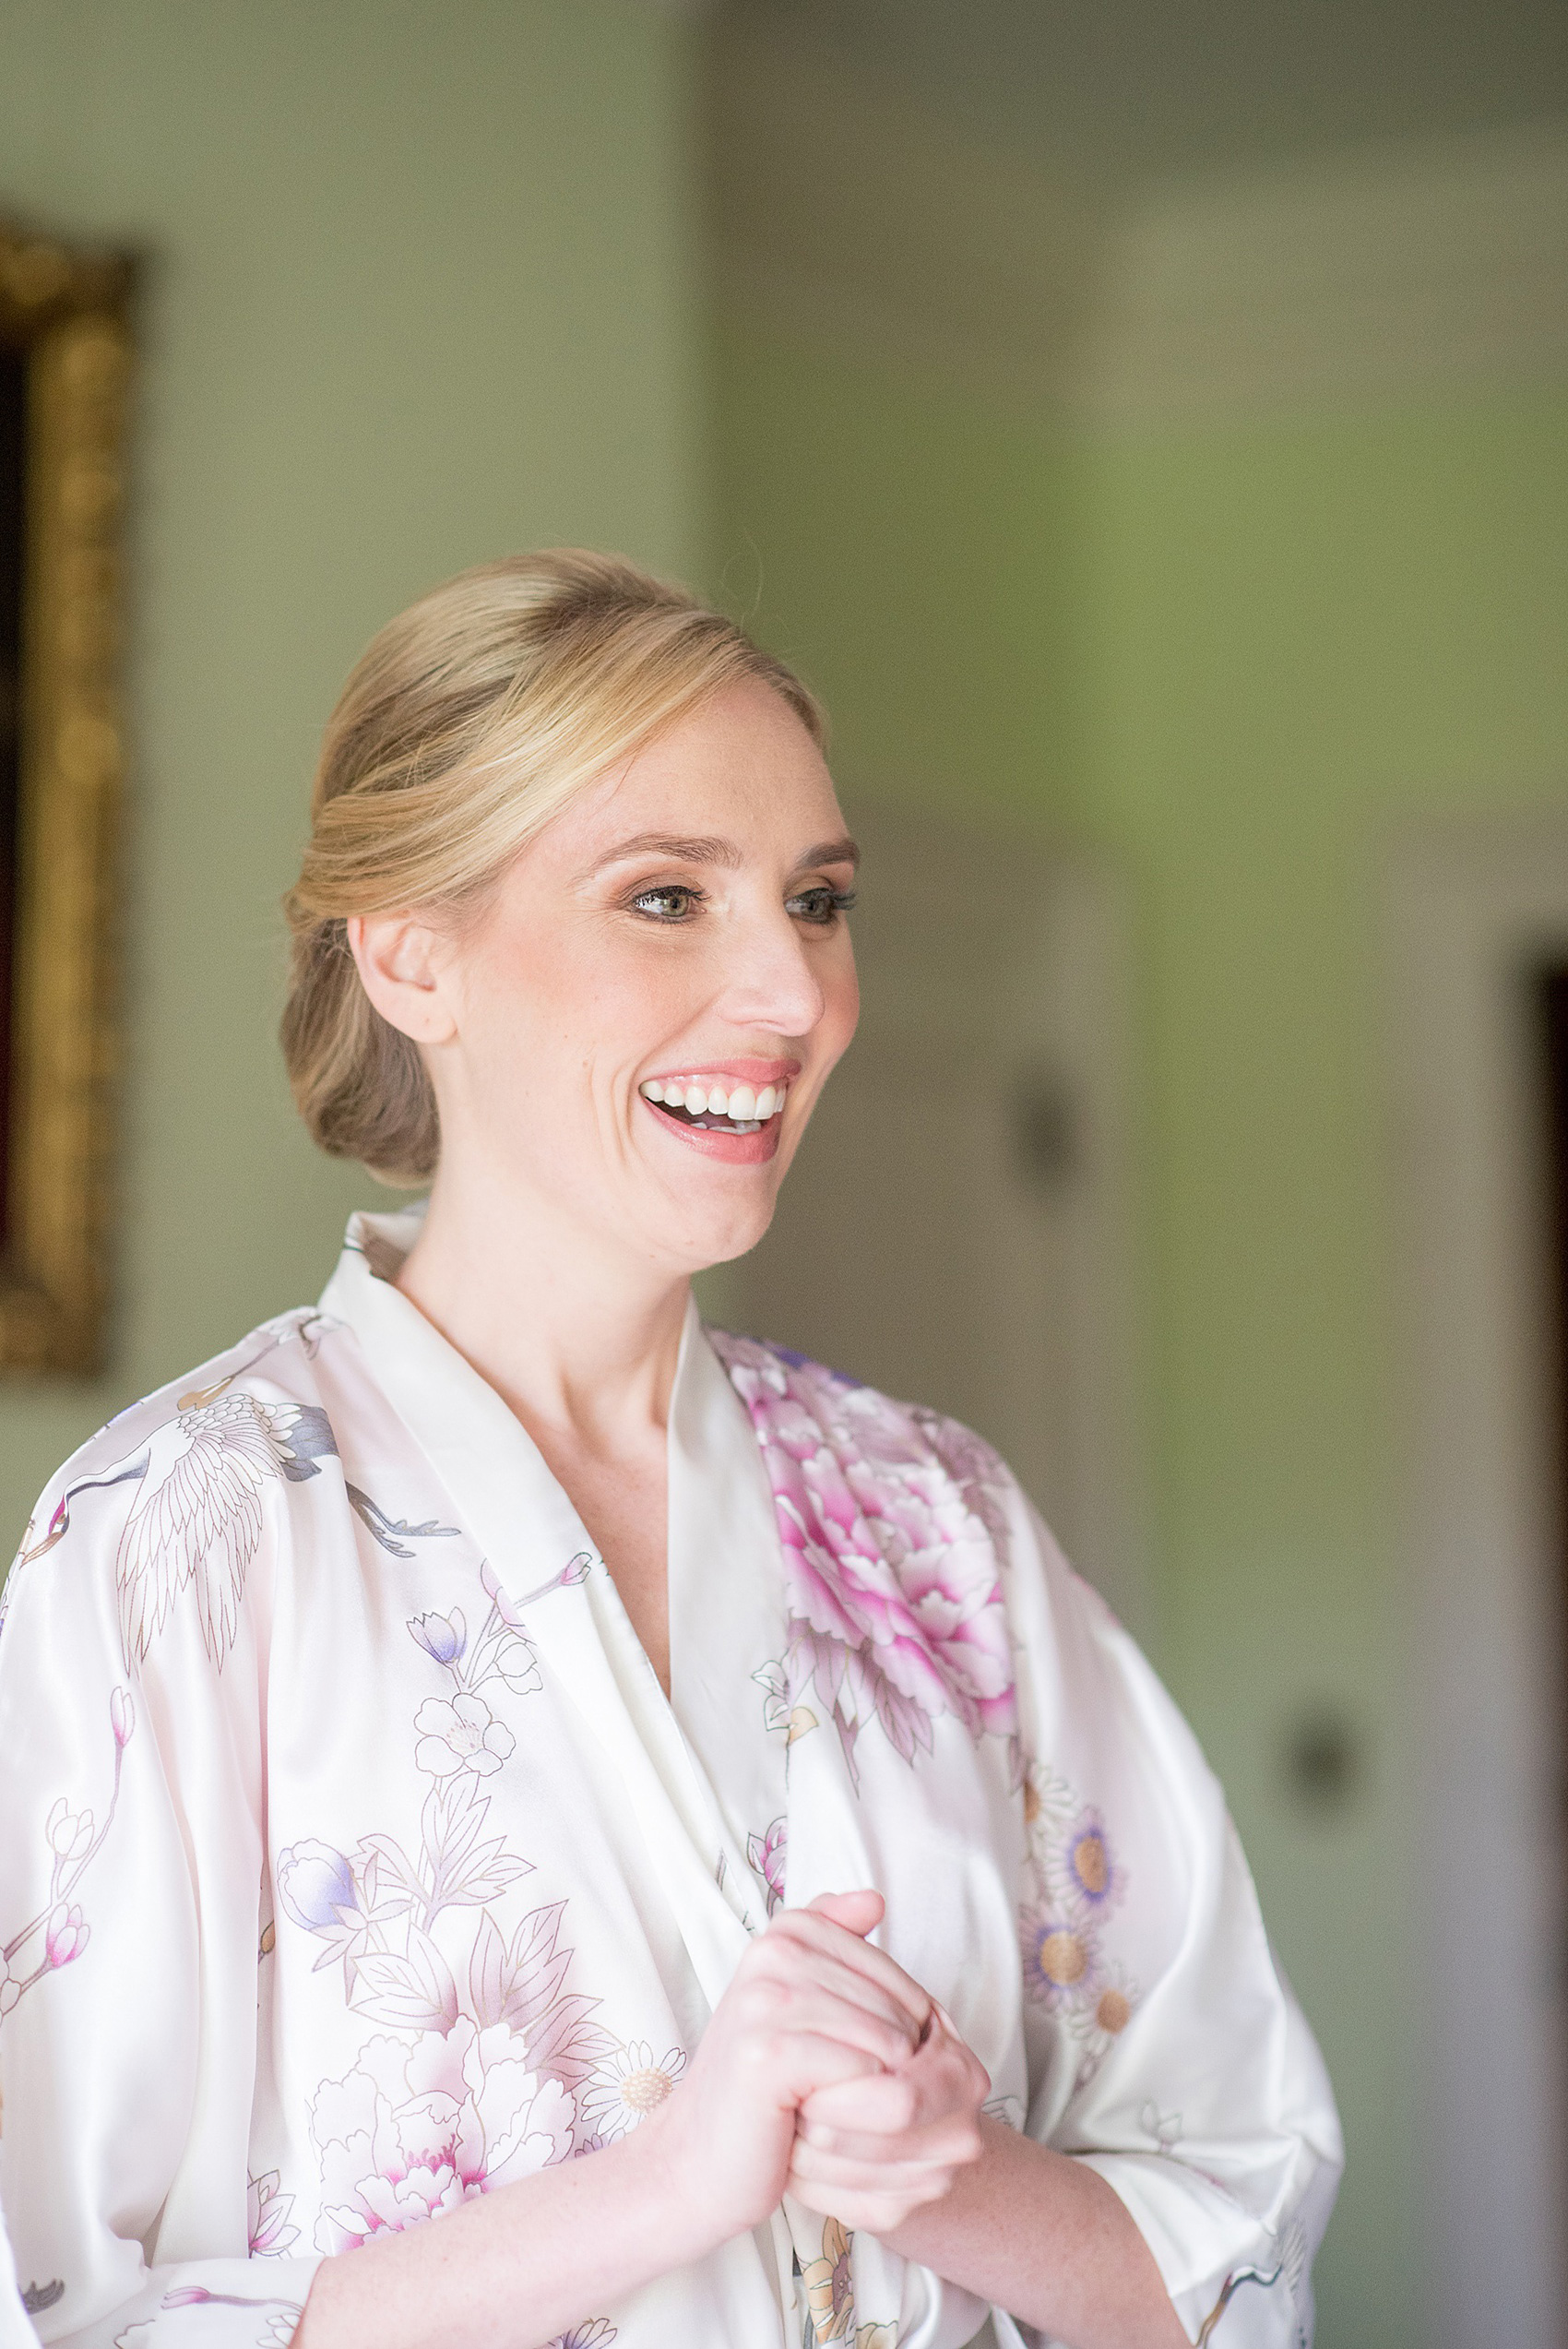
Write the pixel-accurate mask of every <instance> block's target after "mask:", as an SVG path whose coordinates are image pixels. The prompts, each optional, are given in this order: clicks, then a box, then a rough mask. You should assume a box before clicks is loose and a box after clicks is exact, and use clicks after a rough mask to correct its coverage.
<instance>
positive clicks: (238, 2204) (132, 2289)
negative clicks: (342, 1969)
mask: <svg viewBox="0 0 1568 2349" xmlns="http://www.w3.org/2000/svg"><path fill="white" fill-rule="evenodd" d="M232 1415H234V1414H232ZM193 1425H194V1423H193V1422H191V1420H190V1419H189V1418H188V1416H187V1418H186V1419H185V1420H184V1421H181V1420H180V1419H179V1417H178V1415H177V1413H176V1412H175V1409H174V1407H173V1405H172V1403H169V1402H165V1403H164V1404H163V1405H162V1407H161V1411H160V1408H159V1407H158V1405H157V1404H156V1403H153V1404H144V1405H138V1406H137V1407H136V1409H135V1410H133V1411H132V1412H130V1413H125V1414H124V1415H123V1416H122V1418H121V1419H119V1420H117V1421H115V1422H114V1423H113V1424H112V1425H111V1426H110V1427H109V1428H108V1429H107V1430H105V1431H104V1433H103V1434H102V1435H101V1436H100V1437H96V1438H95V1439H94V1441H93V1442H92V1443H91V1444H90V1445H89V1446H88V1447H87V1448H86V1449H85V1450H84V1451H83V1452H81V1453H78V1454H77V1457H76V1459H75V1460H73V1461H71V1462H70V1463H69V1465H68V1467H67V1468H66V1469H65V1471H64V1472H62V1474H61V1476H60V1477H59V1478H58V1479H57V1480H56V1482H55V1484H54V1485H53V1486H52V1487H51V1488H50V1490H49V1491H48V1492H47V1493H46V1494H45V1496H44V1497H43V1500H42V1503H41V1504H40V1507H39V1509H38V1511H37V1512H36V1514H35V1516H34V1518H33V1520H32V1522H31V1525H30V1528H29V1531H28V1533H27V1535H26V1536H25V1537H24V1541H23V1545H22V1552H21V1555H20V1556H19V1557H18V1562H17V1564H16V1566H15V1567H14V1568H12V1571H11V1574H10V1577H9V1578H8V1582H7V1587H6V1594H5V1598H6V1605H5V1613H4V1616H3V1618H0V1956H3V1963H0V2092H3V2094H4V2133H3V2135H0V2207H3V2208H4V2211H5V2216H6V2229H7V2231H8V2234H9V2237H10V2243H11V2249H12V2254H13V2257H14V2261H15V2267H16V2272H17V2278H18V2286H19V2291H20V2298H21V2305H22V2307H23V2308H24V2309H25V2310H26V2312H27V2314H28V2315H29V2317H30V2319H31V2322H32V2326H33V2328H34V2329H35V2331H36V2333H37V2336H38V2338H39V2339H40V2340H42V2341H43V2342H65V2343H75V2344H81V2349H109V2344H111V2343H117V2344H120V2349H200V2344H202V2343H214V2344H222V2349H241V2344H245V2349H249V2344H252V2343H255V2344H258V2349H259V2345H260V2344H264V2343H267V2344H278V2343H288V2341H289V2340H290V2339H291V2335H292V2333H293V2331H294V2328H295V2325H296V2324H297V2321H298V2317H299V2311H300V2308H301V2307H302V2305H303V2300H304V2297H305V2295H306V2292H307V2291H308V2288H309V2283H310V2278H311V2275H312V2273H313V2272H314V2270H315V2264H316V2263H315V2260H313V2259H306V2260H290V2259H286V2258H285V2259H269V2260H252V2259H250V2258H249V2257H248V2252H249V2248H250V2229H249V2224H248V2209H247V2205H248V2188H249V2180H248V2176H247V2165H246V2154H247V2142H248V2136H249V2129H250V2120H251V2105H252V2097H253V2091H254V2086H255V2061H256V1983H257V1941H258V1934H259V1932H260V1930H261V1929H262V1928H261V1920H260V1911H261V1884H262V1875H263V1804H264V1794H263V1755H262V1721H263V1704H262V1690H263V1687H264V1683H265V1672H266V1658H265V1652H264V1651H265V1641H266V1621H267V1590H268V1589H269V1587H270V1572H269V1566H270V1561H269V1558H268V1555H267V1552H268V1545H269V1544H274V1545H275V1544H276V1542H277V1540H278V1538H279V1532H278V1524H277V1521H276V1520H275V1519H274V1518H273V1516H272V1513H271V1512H270V1510H268V1509H265V1508H262V1506H261V1504H260V1500H259V1497H258V1496H255V1495H253V1496H251V1498H250V1499H249V1500H247V1499H246V1496H245V1494H244V1491H243V1490H242V1489H241V1488H240V1486H239V1485H235V1488H234V1492H233V1494H232V1495H231V1496H229V1498H228V1500H225V1498H224V1496H222V1495H221V1494H218V1495H216V1496H215V1493H214V1490H213V1488H212V1480H211V1478H210V1477H209V1476H207V1469H208V1464H209V1462H208V1459H207V1458H206V1457H205V1456H198V1455H199V1442H198V1439H199V1438H200V1437H202V1435H203V1433H204V1431H203V1430H201V1429H199V1428H197V1429H196V1433H194V1434H193V1432H192V1428H193ZM211 1450H212V1447H211V1445H210V1443H209V1445H208V1451H209V1453H210V1452H211ZM232 1450H233V1447H232V1445H231V1448H230V1455H229V1456H226V1457H225V1460H224V1461H223V1463H222V1465H223V1466H224V1468H225V1471H226V1473H230V1475H231V1477H233V1475H234V1474H235V1473H236V1472H235V1471H234V1470H233V1468H232ZM204 1477H206V1482H205V1483H204V1481H203V1479H204ZM254 1481H255V1480H253V1482H254ZM231 1503H232V1506H231ZM225 1508H228V1515H227V1516H225V1515H224V1509H225ZM193 1527H194V1528H196V1530H197V1531H198V1532H200V1533H201V1535H202V1538H203V1540H204V1541H206V1542H208V1546H207V1548H206V1550H205V1552H204V1553H203V1554H202V1556H201V1557H200V1558H199V1559H198V1560H197V1565H196V1568H194V1569H188V1567H187V1562H188V1561H189V1560H190V1559H191V1558H192V1556H195V1555H196V1552H195V1547H194V1544H193V1541H192V1539H191V1532H192V1528H193ZM208 1537H210V1540H208ZM246 1568H248V1573H249V1580H250V1591H249V1592H248V1593H247V1596H246V1602H245V1604H244V1607H241V1606H240V1605H239V1604H238V1592H239V1589H240V1586H241V1584H242V1583H243V1581H244V1569H246ZM202 1574H206V1575H207V1576H208V1581H207V1583H206V1585H205V1586H204V1587H203V1588H202V1589H201V1590H200V1591H199V1592H193V1591H192V1589H191V1587H190V1586H191V1582H192V1580H193V1579H195V1580H199V1579H200V1577H201V1575H202ZM160 1578H162V1579H161V1580H160ZM225 1578H226V1579H225ZM182 1601H183V1602H184V1603H183V1604H181V1602H182ZM154 1631H156V1634H157V1636H156V1637H155V1638H153V1637H151V1636H150V1634H151V1633H152V1632H154ZM138 1634H146V1635H148V1638H147V1647H148V1651H147V1654H146V1658H145V1661H138V1656H139V1654H140V1651H141V1645H142V1641H141V1639H140V1638H138ZM215 1655H216V1657H217V1659H218V1662H217V1663H215V1660H214V1659H215ZM6 2337H7V2338H8V2336H6Z"/></svg>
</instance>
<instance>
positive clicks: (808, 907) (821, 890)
mask: <svg viewBox="0 0 1568 2349" xmlns="http://www.w3.org/2000/svg"><path fill="white" fill-rule="evenodd" d="M784 902H785V907H786V910H787V911H788V912H790V913H793V914H795V915H797V916H798V917H799V919H800V920H801V921H802V922H811V923H814V924H815V925H816V927H817V928H818V929H826V928H827V926H828V924H830V923H833V922H836V921H837V918H838V916H839V914H841V913H848V912H849V910H850V908H851V907H852V906H853V904H854V902H855V892H854V890H853V889H830V888H828V887H827V886H826V882H825V883H823V884H822V885H821V886H820V887H818V888H813V889H802V890H801V891H800V892H799V894H798V895H797V896H795V897H791V898H786V900H784Z"/></svg>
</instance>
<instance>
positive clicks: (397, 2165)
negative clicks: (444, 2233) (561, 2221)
mask: <svg viewBox="0 0 1568 2349" xmlns="http://www.w3.org/2000/svg"><path fill="white" fill-rule="evenodd" d="M311 2135H312V2137H313V2139H314V2140H315V2144H316V2147H317V2150H318V2152H320V2155H321V2164H322V2216H321V2224H320V2225H319V2227H318V2228H317V2230H316V2244H317V2248H318V2249H320V2250H323V2251H352V2250H356V2249H358V2248H359V2247H360V2245H361V2244H362V2243H368V2242H369V2241H370V2239H371V2238H372V2236H376V2235H383V2234H400V2233H401V2232H402V2230H403V2229H404V2228H405V2227H409V2226H413V2225H417V2224H419V2223H420V2222H421V2221H422V2220H424V2219H429V2218H434V2216H435V2214H436V2212H439V2211H445V2210H451V2209H453V2208H454V2207H455V2206H456V2205H457V2203H459V2202H466V2201H469V2200H472V2199H473V2197H474V2196H475V2195H478V2194H487V2193H489V2192H490V2191H491V2190H492V2188H494V2187H497V2186H504V2185H505V2184H507V2183H508V2181H509V2180H511V2179H513V2178H517V2177H527V2176H531V2175H532V2173H533V2172H534V2171H535V2170H541V2169H543V2168H544V2167H545V2166H546V2165H547V2164H549V2163H551V2162H561V2161H564V2160H565V2158H566V2156H567V2154H568V2153H569V2152H570V2151H571V2147H572V2099H571V2097H570V2096H569V2095H568V2094H567V2093H566V2091H565V2089H564V2088H563V2086H562V2085H561V2082H560V2081H558V2080H555V2079H552V2078H550V2077H548V2076H544V2075H541V2074H540V2073H539V2072H537V2071H535V2070H534V2069H533V2068H532V2065H531V2063H530V2061H529V2056H528V2053H527V2048H526V2042H525V2040H524V2039H523V2037H522V2036H521V2035H520V2034H519V2033H516V2032H514V2031H513V2030H512V2029H511V2028H510V2026H509V2025H507V2024H505V2023H494V2024H493V2025H492V2026H491V2027H490V2028H489V2029H488V2030H484V2031H481V2029H480V2028H479V2026H478V2025H477V2024H476V2023H475V2022H474V2021H473V2020H472V2018H471V2017H470V2016H469V2015H459V2016H458V2017H457V2021H456V2022H455V2023H454V2024H453V2025H452V2027H451V2029H450V2030H449V2031H445V2032H443V2031H426V2032H422V2033H421V2034H420V2036H419V2038H418V2039H417V2040H416V2041H415V2043H414V2045H412V2047H410V2046H409V2045H407V2044H406V2043H405V2042H404V2041H402V2040H398V2039H382V2038H377V2039H372V2040H371V2041H370V2042H369V2043H368V2044H367V2045H365V2046H364V2047H363V2048H362V2050H361V2052H360V2058H359V2061H358V2063H357V2064H355V2066H354V2067H353V2069H352V2070H351V2071H350V2072H348V2073H347V2074H346V2075H345V2076H344V2078H343V2079H341V2080H338V2081H326V2082H324V2083H323V2085H322V2087H321V2088H320V2090H319V2091H318V2092H317V2094H316V2097H315V2102H314V2104H313V2105H312V2107H311Z"/></svg>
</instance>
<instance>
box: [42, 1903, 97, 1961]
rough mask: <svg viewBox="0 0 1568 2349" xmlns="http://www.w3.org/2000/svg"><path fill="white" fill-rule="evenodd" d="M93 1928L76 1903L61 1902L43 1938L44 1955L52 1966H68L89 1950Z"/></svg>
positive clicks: (52, 1915)
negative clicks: (89, 1939)
mask: <svg viewBox="0 0 1568 2349" xmlns="http://www.w3.org/2000/svg"><path fill="white" fill-rule="evenodd" d="M91 1929H92V1928H91V1926H89V1924H88V1923H87V1920H86V1918H85V1917H84V1916H83V1915H82V1913H81V1911H80V1909H78V1908H77V1906H76V1904H75V1903H74V1902H70V1903H67V1902H65V1901H62V1902H60V1905H59V1906H58V1908H56V1909H55V1910H54V1911H53V1913H52V1914H51V1916H50V1919H49V1926H48V1929H47V1931H46V1932H45V1934H44V1937H43V1949H44V1955H45V1956H46V1957H47V1959H48V1961H49V1963H50V1964H51V1966H53V1967H55V1968H56V1969H58V1968H59V1967H60V1966H68V1965H69V1964H70V1962H71V1961H72V1959H73V1958H79V1957H80V1956H81V1953H82V1951H83V1950H85V1949H86V1948H87V1945H88V1938H89V1934H90V1932H91Z"/></svg>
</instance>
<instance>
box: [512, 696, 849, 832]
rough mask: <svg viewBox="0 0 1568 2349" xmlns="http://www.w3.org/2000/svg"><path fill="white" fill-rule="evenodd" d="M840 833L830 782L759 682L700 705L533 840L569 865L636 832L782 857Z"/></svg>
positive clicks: (798, 726)
mask: <svg viewBox="0 0 1568 2349" xmlns="http://www.w3.org/2000/svg"><path fill="white" fill-rule="evenodd" d="M843 829H844V823H843V817H842V816H841V815H840V813H839V810H838V801H837V793H835V791H834V788H833V778H832V776H831V775H830V774H829V773H828V771H827V765H826V760H825V759H824V757H823V756H822V753H821V751H820V750H819V749H818V748H817V745H816V744H815V743H814V741H813V740H812V737H811V735H810V734H809V733H807V731H806V729H805V726H804V725H803V723H802V721H801V720H800V719H799V718H798V717H797V716H796V715H795V712H794V711H793V710H792V709H790V705H789V703H788V702H787V701H785V700H784V698H783V697H782V696H781V695H779V694H778V693H775V692H774V690H773V689H772V687H771V686H766V685H764V684H762V683H761V682H760V681H757V682H754V683H748V684H746V685H744V686H735V687H732V688H731V689H730V690H729V691H728V692H726V693H723V694H719V695H716V696H715V697H714V698H712V699H711V700H709V701H706V702H703V703H701V704H700V705H699V706H698V708H697V709H695V710H692V711H691V712H689V713H688V715H687V716H686V717H684V718H683V719H681V720H679V721H677V722H676V724H674V725H673V726H671V727H670V728H669V729H668V730H667V731H666V732H665V733H661V734H659V735H658V736H657V737H656V738H655V739H654V740H653V741H652V742H650V743H647V744H646V745H644V747H643V748H642V749H641V750H640V751H638V752H637V753H636V755H635V756H634V757H631V758H629V759H627V760H626V761H624V764H623V765H621V766H620V767H618V768H613V769H612V770H611V771H610V773H609V774H607V775H605V776H603V777H601V778H600V780H599V781H597V782H592V783H589V784H588V785H587V786H586V787H585V789H583V790H582V791H580V792H578V793H576V795H575V796H574V798H573V799H571V800H570V801H569V802H568V804H567V805H566V806H565V807H564V808H563V809H562V811H561V813H560V815H559V816H558V817H556V818H555V820H554V821H553V822H552V824H551V825H550V826H549V828H548V829H547V830H546V831H545V832H544V833H542V834H541V835H540V841H539V842H538V843H537V845H538V846H540V847H541V848H542V847H544V845H545V843H546V842H547V841H548V842H549V843H550V844H551V849H552V854H553V856H555V857H560V858H562V859H563V860H564V861H566V862H569V863H572V864H578V863H581V862H583V861H585V860H586V861H589V862H591V861H595V860H597V859H600V858H602V857H604V856H605V855H607V854H610V853H612V852H613V850H614V849H615V847H616V846H617V845H618V844H619V843H620V842H621V841H629V840H632V839H634V838H636V837H637V836H638V835H641V834H644V833H655V834H663V835H668V836H670V837H671V838H676V837H693V836H697V835H703V836H710V837H711V836H716V837H721V838H723V839H724V840H727V841H732V842H733V843H734V845H735V847H736V848H737V849H739V850H740V851H741V853H742V855H753V854H755V855H770V854H781V855H783V856H784V857H786V858H788V857H789V856H790V855H791V854H797V853H801V851H802V850H803V849H804V848H805V847H806V846H807V844H808V843H810V842H813V841H821V840H825V839H827V838H829V837H832V836H833V835H835V834H837V833H839V832H841V831H842V830H843Z"/></svg>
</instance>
